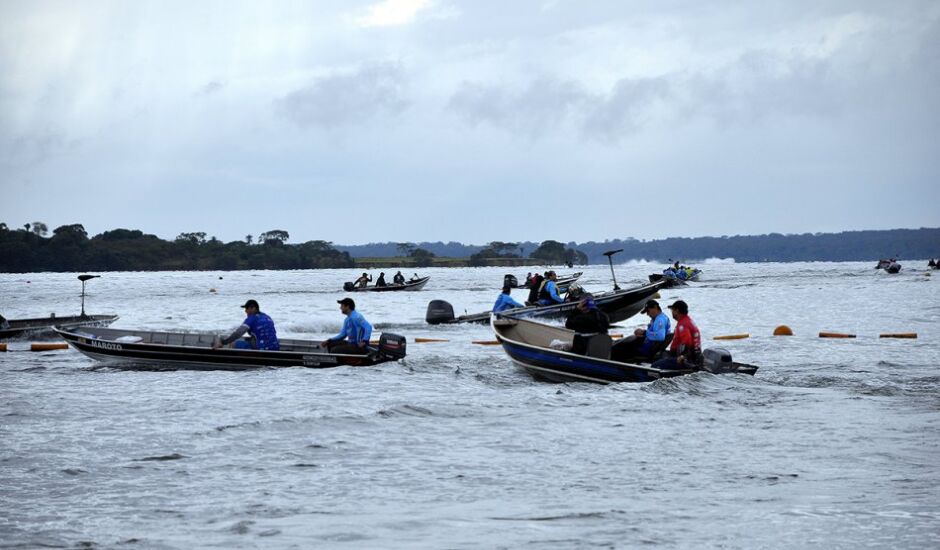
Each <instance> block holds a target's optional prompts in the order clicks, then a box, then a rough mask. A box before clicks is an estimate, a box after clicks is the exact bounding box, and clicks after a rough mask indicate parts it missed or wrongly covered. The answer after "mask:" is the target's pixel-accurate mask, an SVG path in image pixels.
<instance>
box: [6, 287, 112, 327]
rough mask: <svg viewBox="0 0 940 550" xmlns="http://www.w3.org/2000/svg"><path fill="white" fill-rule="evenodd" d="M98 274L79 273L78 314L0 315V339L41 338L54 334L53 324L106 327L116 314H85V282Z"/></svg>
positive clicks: (60, 325) (59, 325)
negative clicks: (80, 298) (80, 288)
mask: <svg viewBox="0 0 940 550" xmlns="http://www.w3.org/2000/svg"><path fill="white" fill-rule="evenodd" d="M98 277H100V275H79V276H78V280H79V281H81V282H82V312H81V314H79V315H67V316H65V317H57V316H56V315H55V314H54V313H53V314H51V315H50V316H48V317H34V318H29V319H4V318H3V316H0V340H6V339H10V338H43V337H49V336H55V331H54V330H53V327H54V326H58V327H61V328H66V329H76V328H79V327H106V326H108V325H110V324H111V323H113V322H114V321H117V320H118V316H117V315H86V314H85V282H86V281H89V280H91V279H96V278H98Z"/></svg>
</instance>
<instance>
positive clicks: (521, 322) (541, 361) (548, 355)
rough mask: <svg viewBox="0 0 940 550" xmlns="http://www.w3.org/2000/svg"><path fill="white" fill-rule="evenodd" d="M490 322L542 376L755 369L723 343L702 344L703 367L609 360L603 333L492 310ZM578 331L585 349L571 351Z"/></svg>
mask: <svg viewBox="0 0 940 550" xmlns="http://www.w3.org/2000/svg"><path fill="white" fill-rule="evenodd" d="M490 325H491V326H492V328H493V332H495V333H496V340H497V341H498V342H499V343H500V345H502V347H503V351H505V352H506V354H507V355H508V356H509V358H510V359H511V360H512V362H513V363H515V364H516V365H518V366H520V367H522V368H523V369H524V370H525V371H526V372H527V373H529V374H530V375H531V376H532V377H533V378H535V379H537V380H542V381H546V382H596V383H601V384H607V383H610V382H651V381H654V380H659V379H660V378H672V377H675V376H683V375H686V374H692V373H693V372H698V371H707V372H711V373H714V374H722V373H739V374H750V375H753V374H754V373H755V372H757V369H758V367H756V366H754V365H747V364H744V363H737V362H734V361H733V360H732V357H731V353H730V352H728V351H727V350H726V349H723V348H710V349H706V350H704V351H703V352H702V354H703V355H704V358H705V361H704V364H703V365H702V366H701V367H696V368H691V369H682V370H677V369H657V368H654V367H653V366H652V365H650V364H640V363H626V362H621V361H614V360H611V359H610V351H611V345H612V342H611V338H610V336H609V335H607V334H596V335H590V336H584V335H578V334H577V333H575V331H573V330H568V329H566V328H563V327H558V326H552V325H547V324H545V323H540V322H537V321H533V320H531V319H520V318H517V317H511V316H504V315H498V314H493V315H491V317H490ZM576 337H582V338H586V341H585V342H584V349H585V350H586V351H585V353H584V354H579V353H573V352H572V351H570V350H571V349H572V348H573V346H574V341H575V338H576Z"/></svg>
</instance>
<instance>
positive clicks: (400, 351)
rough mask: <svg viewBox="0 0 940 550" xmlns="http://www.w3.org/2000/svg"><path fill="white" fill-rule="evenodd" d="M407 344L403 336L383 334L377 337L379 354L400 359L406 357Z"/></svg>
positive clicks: (389, 333)
mask: <svg viewBox="0 0 940 550" xmlns="http://www.w3.org/2000/svg"><path fill="white" fill-rule="evenodd" d="M407 347H408V346H407V343H406V340H405V337H404V336H400V335H398V334H392V333H391V332H383V333H382V336H380V337H379V353H382V354H384V355H387V356H389V357H394V358H395V359H401V358H402V357H404V356H405V355H406V352H407V350H406V348H407Z"/></svg>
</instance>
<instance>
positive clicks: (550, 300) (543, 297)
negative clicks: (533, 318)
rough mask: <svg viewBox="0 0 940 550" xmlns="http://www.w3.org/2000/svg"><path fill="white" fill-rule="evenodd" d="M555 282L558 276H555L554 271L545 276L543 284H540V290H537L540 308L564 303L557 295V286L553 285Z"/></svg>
mask: <svg viewBox="0 0 940 550" xmlns="http://www.w3.org/2000/svg"><path fill="white" fill-rule="evenodd" d="M557 280H558V275H555V272H554V271H549V272H548V273H546V274H545V282H544V283H542V288H541V289H540V290H539V305H540V306H550V305H554V304H560V303H562V302H564V300H562V299H561V297H560V296H559V295H558V285H557V284H556V283H555V281H557Z"/></svg>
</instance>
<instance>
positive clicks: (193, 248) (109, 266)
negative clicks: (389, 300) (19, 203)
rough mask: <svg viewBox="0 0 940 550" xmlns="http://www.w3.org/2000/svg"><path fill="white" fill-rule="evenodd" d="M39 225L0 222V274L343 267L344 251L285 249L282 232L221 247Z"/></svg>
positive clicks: (196, 236) (189, 239) (186, 236)
mask: <svg viewBox="0 0 940 550" xmlns="http://www.w3.org/2000/svg"><path fill="white" fill-rule="evenodd" d="M48 233H49V228H48V227H47V226H46V224H44V223H42V222H33V223H31V224H25V225H24V226H23V227H22V228H17V229H10V228H9V227H7V225H6V224H5V223H0V271H2V272H8V273H9V272H13V273H26V272H36V271H172V270H207V269H212V270H226V271H231V270H239V269H313V268H334V267H336V268H340V267H341V268H348V267H354V266H355V262H354V261H353V259H352V257H350V255H349V253H347V252H341V251H339V250H336V249H335V248H334V247H333V245H332V243H330V242H327V241H307V242H305V243H300V244H293V245H288V244H286V243H287V241H288V239H289V238H290V234H289V233H288V232H287V231H284V230H282V229H272V230H270V231H265V232H263V233H261V234H259V235H258V236H257V238H255V237H254V236H253V235H246V236H245V239H244V240H243V241H233V242H229V243H223V242H222V241H220V240H218V239H216V238H215V237H209V238H207V235H206V233H204V232H201V231H200V232H191V233H180V234H179V236H177V237H176V239H174V240H172V241H166V240H163V239H160V238H159V237H157V236H156V235H149V234H145V233H143V232H142V231H139V230H137V229H114V230H112V231H105V232H104V233H101V234H99V235H95V236H94V237H90V238H89V236H88V233H87V232H86V231H85V228H84V226H82V225H81V224H71V225H63V226H60V227H57V228H55V229H54V230H53V231H52V235H51V236H47V235H48Z"/></svg>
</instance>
